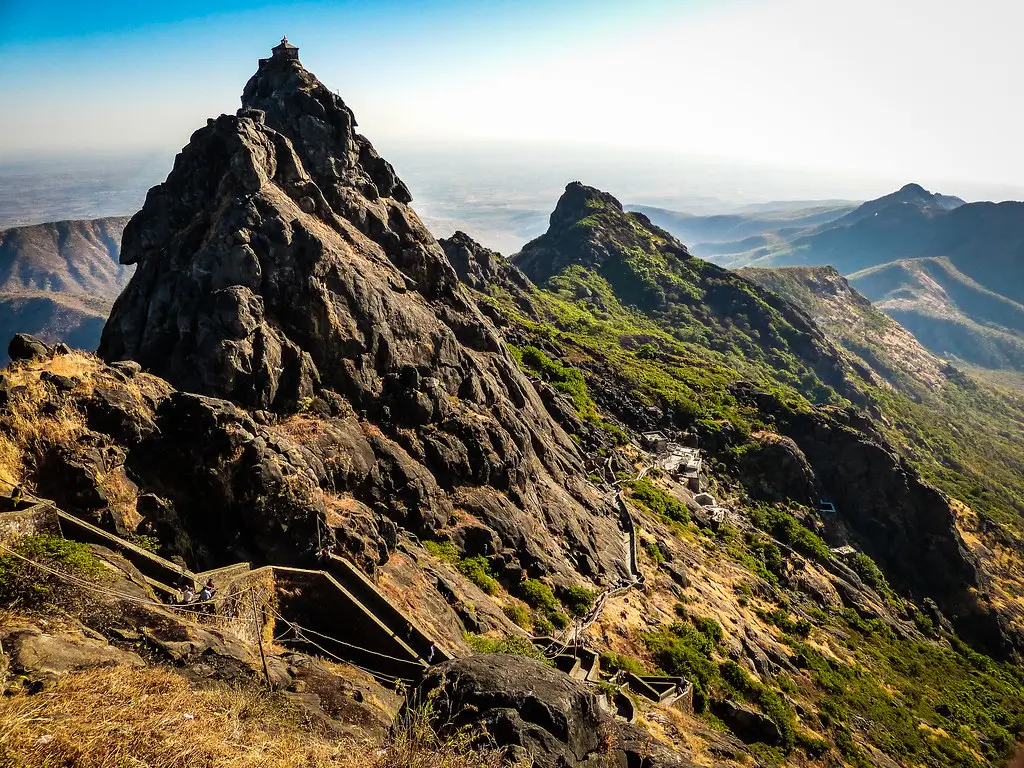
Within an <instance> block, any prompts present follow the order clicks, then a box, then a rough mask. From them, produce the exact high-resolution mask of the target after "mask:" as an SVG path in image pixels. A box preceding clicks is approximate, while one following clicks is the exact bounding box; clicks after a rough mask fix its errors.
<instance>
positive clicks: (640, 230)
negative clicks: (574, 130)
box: [512, 181, 690, 284]
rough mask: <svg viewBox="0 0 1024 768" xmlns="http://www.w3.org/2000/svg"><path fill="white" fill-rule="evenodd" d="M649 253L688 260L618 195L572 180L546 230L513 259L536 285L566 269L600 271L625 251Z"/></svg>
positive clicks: (670, 239) (680, 248) (683, 248)
mask: <svg viewBox="0 0 1024 768" xmlns="http://www.w3.org/2000/svg"><path fill="white" fill-rule="evenodd" d="M638 251H644V252H648V253H651V254H652V255H653V256H654V257H655V259H656V260H658V261H666V260H667V261H669V262H675V261H677V260H678V259H687V258H689V256H690V253H689V251H688V250H687V249H686V246H685V245H683V244H682V243H681V242H679V241H678V240H677V239H676V238H675V237H673V236H672V235H671V234H669V233H668V232H666V231H665V230H663V229H661V228H660V227H657V226H655V225H654V224H652V223H651V220H650V219H648V218H647V217H646V216H645V215H644V214H642V213H636V212H632V211H624V210H623V208H622V203H620V202H619V201H618V200H617V199H616V198H615V197H614V196H612V195H610V194H609V193H607V192H603V191H601V190H599V189H596V188H594V187H588V186H587V185H585V184H582V183H580V182H578V181H574V182H571V183H570V184H568V185H567V186H566V188H565V192H563V193H562V196H561V197H560V198H559V200H558V203H557V204H556V205H555V210H554V211H553V212H552V213H551V219H550V226H549V227H548V231H547V232H546V233H545V234H543V235H541V236H540V237H538V238H536V239H535V240H532V241H530V242H529V243H527V244H526V245H525V246H523V249H522V250H521V251H520V252H519V253H517V254H516V255H514V256H513V257H512V261H513V263H515V265H516V266H518V267H519V268H520V269H522V270H523V272H525V273H526V275H527V276H528V277H529V278H530V279H531V280H533V281H534V282H536V283H538V284H542V283H544V282H545V281H546V280H547V279H548V278H550V277H551V276H553V275H556V274H558V273H559V272H561V271H562V270H564V269H565V268H566V267H569V266H573V265H578V266H581V267H583V268H584V269H601V268H602V267H603V265H606V264H607V263H609V262H615V261H618V260H620V259H621V258H622V256H623V254H625V253H627V252H633V253H635V252H638Z"/></svg>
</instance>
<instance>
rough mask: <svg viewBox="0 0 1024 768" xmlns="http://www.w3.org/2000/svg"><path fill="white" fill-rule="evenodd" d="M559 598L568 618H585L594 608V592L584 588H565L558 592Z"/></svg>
mask: <svg viewBox="0 0 1024 768" xmlns="http://www.w3.org/2000/svg"><path fill="white" fill-rule="evenodd" d="M559 597H560V598H561V601H562V605H564V606H565V610H566V611H567V612H568V613H569V615H570V616H577V617H582V616H586V615H587V614H588V613H590V609H591V608H593V607H594V597H595V595H594V591H593V590H592V589H587V588H586V587H580V586H576V585H574V586H571V587H565V588H564V589H562V590H560V592H559Z"/></svg>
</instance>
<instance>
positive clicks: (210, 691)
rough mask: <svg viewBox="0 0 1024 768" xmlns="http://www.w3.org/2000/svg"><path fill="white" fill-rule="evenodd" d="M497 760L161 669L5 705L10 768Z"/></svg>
mask: <svg viewBox="0 0 1024 768" xmlns="http://www.w3.org/2000/svg"><path fill="white" fill-rule="evenodd" d="M499 765H501V758H500V755H498V754H497V753H496V752H491V751H489V752H475V751H473V750H470V749H468V748H467V746H466V743H465V739H458V738H456V739H454V740H444V739H439V738H437V737H436V735H435V734H434V732H433V730H432V729H430V728H429V726H427V725H426V719H425V718H422V717H420V718H412V719H410V720H409V721H408V722H407V723H406V724H405V727H404V728H401V729H399V732H398V734H397V735H396V736H395V737H394V738H393V739H391V740H389V741H388V742H385V743H375V742H373V741H365V742H355V741H353V740H351V739H337V738H332V737H330V736H329V735H327V734H325V733H323V732H320V731H318V730H317V729H315V728H311V727H308V726H306V725H303V723H302V722H301V720H300V717H299V716H298V714H297V713H296V712H295V711H294V710H292V709H291V708H290V707H289V705H288V704H287V702H286V701H285V700H284V699H283V698H282V697H280V696H277V695H274V694H269V693H266V692H263V691H261V690H258V689H247V690H239V689H232V688H228V687H225V686H221V687H211V688H203V689H197V688H193V687H191V686H190V685H189V683H188V682H187V681H186V680H185V678H184V677H182V676H181V675H179V674H177V673H175V672H172V671H169V670H161V669H153V668H150V669H141V670H137V669H126V668H116V667H115V668H106V669H99V670H92V671H89V672H82V673H78V674H73V675H68V676H66V677H64V678H62V679H61V680H59V681H58V682H57V683H56V684H55V685H54V686H53V687H52V688H49V689H46V690H44V691H42V692H40V693H37V694H34V695H28V694H17V695H14V696H8V697H4V698H0V766H2V767H3V768H15V767H17V768H22V766H24V768H29V767H30V766H31V768H45V767H47V766H54V767H56V766H61V768H121V767H122V766H131V767H132V768H158V767H159V768H215V767H216V768H231V767H232V766H237V767H238V768H242V767H243V766H244V768H292V767H293V766H294V768H319V767H320V766H335V767H337V766H341V767H344V768H349V767H351V768H356V767H357V766H358V768H398V767H399V766H403V767H408V768H470V767H471V766H472V768H492V767H493V768H497V766H499Z"/></svg>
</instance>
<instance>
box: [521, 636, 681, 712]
mask: <svg viewBox="0 0 1024 768" xmlns="http://www.w3.org/2000/svg"><path fill="white" fill-rule="evenodd" d="M532 640H533V643H534V645H536V646H537V647H538V648H540V649H541V650H542V651H544V652H545V654H550V653H552V652H554V655H553V656H551V657H550V658H551V660H552V661H553V663H554V665H555V667H556V668H557V669H559V670H561V671H562V672H565V673H566V674H567V675H569V676H570V677H572V678H574V679H576V680H580V681H582V682H587V683H598V682H602V681H605V682H609V683H611V684H612V685H614V686H616V687H617V688H618V689H619V694H618V695H616V696H615V697H613V701H612V704H613V705H614V706H615V708H616V710H618V711H617V712H616V714H618V715H619V716H620V717H624V718H625V719H626V720H628V721H632V719H633V717H634V716H635V715H634V713H633V710H634V707H633V703H632V701H631V700H630V699H629V697H628V696H625V694H624V691H626V690H628V691H630V692H631V693H634V694H636V695H638V696H643V697H644V698H647V699H650V700H651V701H653V702H655V703H657V704H662V705H664V706H668V707H676V708H677V709H681V710H684V711H690V710H691V709H692V708H693V684H692V683H691V682H690V681H688V680H686V679H685V678H683V677H674V676H671V675H635V674H633V673H623V672H619V673H616V674H614V675H611V676H605V675H602V673H601V657H600V655H599V654H598V653H597V652H596V651H594V650H593V649H591V648H587V647H585V646H576V647H573V646H562V644H561V643H559V642H558V641H557V640H555V639H554V638H551V637H534V638H532ZM620 696H621V699H622V700H620ZM626 714H628V717H626Z"/></svg>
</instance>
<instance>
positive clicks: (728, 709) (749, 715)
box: [711, 699, 782, 746]
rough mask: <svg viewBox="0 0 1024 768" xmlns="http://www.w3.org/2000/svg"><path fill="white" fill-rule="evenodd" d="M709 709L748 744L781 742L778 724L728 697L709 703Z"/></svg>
mask: <svg viewBox="0 0 1024 768" xmlns="http://www.w3.org/2000/svg"><path fill="white" fill-rule="evenodd" d="M711 711H712V712H713V713H714V714H715V716H716V717H718V718H719V719H720V720H721V721H722V722H723V723H725V724H726V725H727V726H728V728H729V730H730V731H732V732H733V733H735V734H736V735H737V736H739V737H740V738H741V739H743V741H745V742H747V743H748V744H753V743H756V742H761V743H762V744H768V745H770V746H777V745H779V744H781V743H782V733H781V732H780V731H779V726H778V725H777V724H776V723H775V721H774V720H772V719H771V718H770V717H768V716H767V715H763V714H761V713H760V712H755V711H754V710H752V709H750V708H749V707H744V706H742V705H740V704H737V703H736V702H734V701H729V700H728V699H726V700H724V701H716V702H712V704H711Z"/></svg>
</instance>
